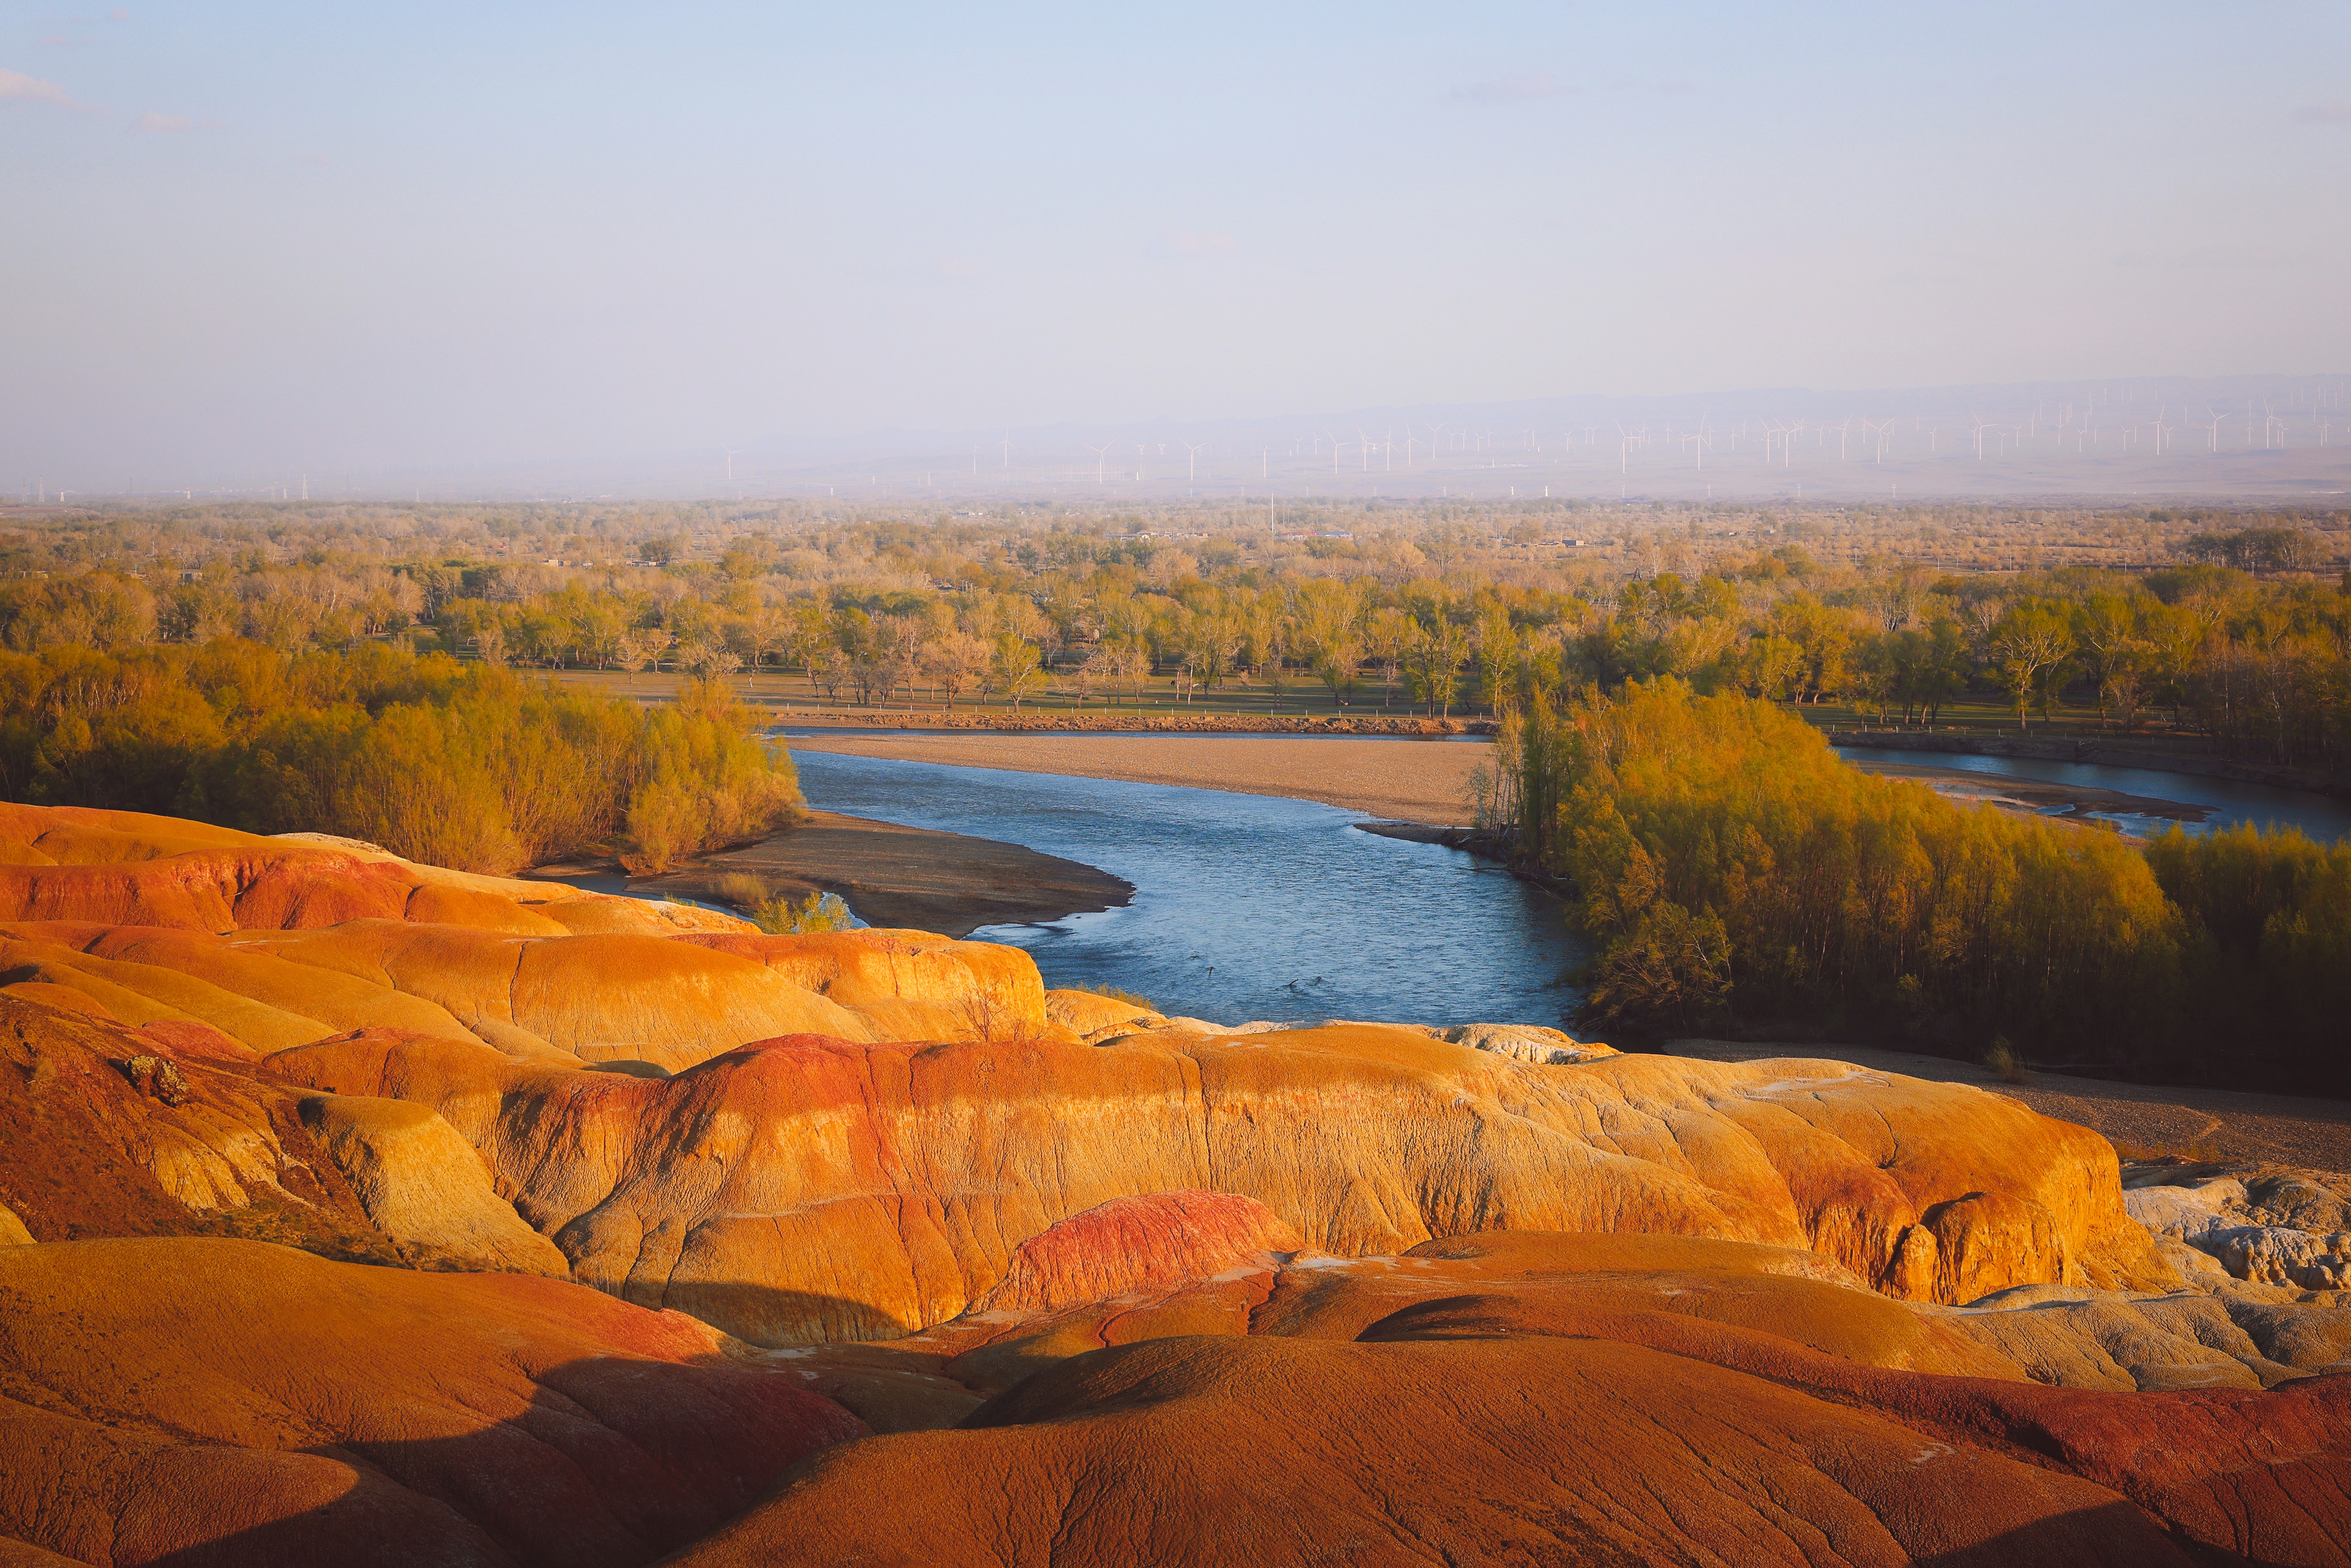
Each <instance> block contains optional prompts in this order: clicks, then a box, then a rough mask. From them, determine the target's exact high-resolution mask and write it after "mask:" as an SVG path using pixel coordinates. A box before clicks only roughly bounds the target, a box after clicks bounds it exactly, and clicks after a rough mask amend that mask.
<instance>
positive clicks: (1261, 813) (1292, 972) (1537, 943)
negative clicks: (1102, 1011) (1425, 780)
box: [794, 752, 1580, 1027]
mask: <svg viewBox="0 0 2351 1568" xmlns="http://www.w3.org/2000/svg"><path fill="white" fill-rule="evenodd" d="M794 760H795V761H796V762H797V764H798V765H799V776H800V788H801V789H802V791H803V792H804V793H805V794H806V795H807V796H808V800H809V803H810V805H812V806H815V807H818V808H820V809H821V810H829V811H842V812H847V813H850V814H852V815H855V816H862V817H877V818H880V819H882V820H883V821H892V822H904V823H906V824H908V825H909V826H913V827H918V828H937V829H942V830H945V831H949V832H957V833H969V834H974V835H976V836H977V837H980V838H988V839H1001V840H1008V841H1011V842H1014V843H1019V844H1026V845H1027V846H1029V848H1030V849H1033V850H1040V851H1042V852H1045V853H1047V854H1054V855H1061V856H1064V857H1066V858H1068V859H1070V860H1074V861H1082V862H1085V863H1086V864H1088V865H1094V866H1100V867H1101V868H1102V870H1104V871H1107V872H1109V873H1112V874H1113V875H1115V876H1121V877H1123V878H1125V879H1126V880H1127V881H1128V882H1130V883H1134V888H1135V894H1134V903H1132V904H1129V905H1127V906H1126V907H1125V908H1123V909H1113V910H1107V911H1105V912H1103V913H1102V914H1099V915H1071V916H1070V917H1069V918H1067V919H1064V920H1059V921H1054V922H1052V923H1050V924H1048V925H998V926H990V927H987V928H985V929H983V930H980V931H977V932H975V933H974V934H973V935H974V936H975V938H976V939H977V940H980V941H988V942H1005V943H1009V944H1011V945H1012V946H1017V947H1021V948H1025V949H1026V950H1028V952H1029V953H1030V954H1031V955H1032V956H1034V957H1035V958H1036V960H1037V967H1039V969H1040V970H1041V971H1043V973H1044V976H1045V983H1046V984H1047V985H1049V986H1055V987H1079V986H1099V985H1111V986H1116V987H1118V988H1120V989H1122V990H1127V991H1133V992H1135V993H1137V994H1139V995H1142V996H1144V997H1147V998H1150V999H1151V1001H1152V1002H1153V1003H1154V1004H1155V1005H1156V1006H1157V1007H1159V1008H1160V1009H1163V1010H1164V1011H1166V1012H1169V1013H1178V1014H1187V1015H1189V1016H1192V1017H1195V1018H1204V1019H1211V1020H1213V1021H1216V1022H1218V1023H1241V1022H1245V1021H1248V1020H1249V1019H1280V1020H1285V1021H1288V1020H1299V1019H1326V1018H1343V1019H1374V1020H1381V1021H1387V1022H1398V1023H1426V1024H1457V1023H1537V1024H1549V1025H1552V1026H1554V1027H1556V1026H1557V1025H1558V1024H1559V1023H1560V1021H1561V1018H1562V1013H1563V1012H1564V1011H1565V1010H1566V1009H1568V1008H1570V1007H1572V1006H1573V1003H1574V1001H1575V999H1576V998H1575V994H1574V993H1573V991H1572V990H1570V989H1568V988H1566V987H1565V986H1564V985H1563V984H1562V978H1563V977H1564V975H1565V973H1566V971H1567V970H1568V968H1569V967H1570V966H1571V964H1572V963H1573V961H1574V960H1575V959H1576V958H1577V957H1578V956H1579V952H1580V949H1579V948H1578V946H1576V944H1575V941H1574V939H1573V937H1571V936H1570V935H1569V933H1568V931H1567V928H1566V925H1565V923H1564V921H1563V920H1562V915H1561V909H1560V904H1559V903H1558V901H1557V900H1556V899H1554V898H1552V896H1551V895H1549V894H1545V893H1542V892H1540V891H1539V890H1537V889H1535V888H1532V887H1530V886H1528V885H1527V884H1526V883H1521V882H1520V881H1518V880H1517V879H1516V878H1514V877H1512V876H1510V875H1509V874H1508V873H1504V872H1503V871H1501V870H1500V869H1499V867H1495V866H1491V865H1489V864H1487V863H1485V862H1480V861H1479V860H1477V859H1476V858H1474V857H1472V856H1470V855H1467V854H1464V853H1462V852H1459V851H1458V850H1448V849H1444V848H1441V847H1439V846H1437V845H1435V844H1417V843H1411V842H1408V841H1403V840H1398V839H1388V838H1382V837H1379V836H1378V835H1376V834H1372V833H1365V832H1360V831H1357V830H1356V829H1355V828H1353V826H1352V825H1351V824H1353V822H1356V821H1361V820H1362V817H1361V813H1358V812H1353V811H1344V810H1340V809H1338V808H1337V807H1334V806H1324V805H1320V804H1317V803H1316V802H1313V801H1311V800H1280V799H1276V798H1272V797H1269V796H1262V795H1238V794H1229V793H1227V792H1225V791H1223V790H1217V789H1181V788H1177V787H1175V786H1171V785H1163V784H1128V783H1121V782H1116V781H1113V780H1108V779H1076V778H1066V777H1062V776H1060V775H1056V774H1044V773H1013V772H1007V771H1003V770H1000V769H997V768H949V767H943V766H939V765H936V764H933V763H924V762H900V761H891V760H883V759H880V758H863V757H846V756H836V755H832V754H830V753H824V752H803V753H800V754H799V755H798V756H797V757H796V758H795V759H794Z"/></svg>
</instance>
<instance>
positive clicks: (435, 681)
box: [0, 639, 800, 873]
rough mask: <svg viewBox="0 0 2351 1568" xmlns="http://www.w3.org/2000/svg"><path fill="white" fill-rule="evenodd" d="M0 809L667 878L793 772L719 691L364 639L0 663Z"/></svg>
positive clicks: (751, 815)
mask: <svg viewBox="0 0 2351 1568" xmlns="http://www.w3.org/2000/svg"><path fill="white" fill-rule="evenodd" d="M0 796H5V798H6V799H8V800H22V801H30V802H34V803H39V804H51V805H73V806H95V807H105V808H112V809H118V810H138V811H154V812H162V813H167V814H171V815H176V816H186V817H193V818H195V819H198V820H200V821H210V822H218V823H221V824H223V825H225V826H228V827H234V828H241V829H244V830H246V831H251V832H259V833H279V832H291V831H318V832H328V833H334V834H339V835H341V836H344V837H348V838H355V839H362V840H365V841H369V842H371V843H377V844H381V845H382V846H383V847H384V848H386V849H389V850H392V852H395V853H398V854H402V855H405V856H407V857H409V858H410V859H412V860H418V861H424V862H431V863H433V864H436V865H446V866H454V867H456V868H458V869H460V870H465V871H481V872H498V873H503V872H510V871H514V870H517V869H519V868H522V867H525V866H529V865H534V864H542V863H546V862H551V861H558V860H563V859H567V858H572V857H578V856H586V855H601V854H614V855H618V856H620V857H621V858H622V860H623V861H624V862H627V863H628V864H630V865H631V866H632V869H638V870H661V869H664V868H666V867H667V866H668V865H670V864H672V863H674V862H676V861H678V860H681V859H684V858H686V857H688V856H691V855H694V854H695V853H698V852H702V851H704V850H706V849H710V848H715V847H716V846H718V845H721V844H726V843H735V842H740V841H745V840H747V839H751V838H756V837H758V836H759V835H761V834H763V833H765V832H768V831H771V830H772V829H773V828H775V827H776V826H778V825H779V824H781V823H782V822H785V821H789V820H790V819H791V818H792V816H793V815H794V814H795V813H796V812H797V810H798V809H799V804H800V801H799V789H798V787H797V785H796V782H795V780H794V776H793V771H792V766H791V760H790V758H789V756H787V755H785V754H784V753H782V752H781V751H772V752H771V751H770V750H769V749H768V747H766V746H764V745H762V744H761V743H760V741H759V740H758V739H757V738H756V737H754V735H753V733H752V719H751V717H750V716H749V715H748V714H747V713H746V712H745V711H744V710H742V709H741V708H740V707H738V706H737V704H736V703H735V702H734V701H733V699H732V698H731V696H730V695H729V694H728V693H727V692H726V690H725V689H724V688H723V687H720V686H716V685H688V686H687V687H686V688H685V689H684V692H683V693H682V694H681V699H680V701H679V702H678V703H677V704H676V705H675V706H670V707H662V708H652V709H647V708H643V707H640V706H637V705H635V704H632V703H628V702H624V701H621V700H618V699H615V698H611V697H604V696H600V695H590V694H582V693H579V692H574V691H563V690H559V689H556V688H554V687H552V686H550V685H548V684H547V683H545V682H541V681H533V680H529V679H527V678H524V677H522V676H519V675H517V674H514V673H513V672H511V671H507V670H502V669H498V668H496V667H494V666H489V665H485V664H460V663H459V662H458V661H456V660H455V659H452V658H449V657H447V656H445V655H442V654H426V655H423V656H418V655H415V654H413V653H410V652H408V651H407V650H406V649H405V648H401V647H393V646H389V645H386V644H383V643H367V644H363V645H360V646H358V647H355V648H353V649H351V650H350V651H348V652H327V651H314V652H310V653H302V654H288V653H283V652H280V651H278V650H276V649H272V648H268V647H265V646H263V645H261V644H258V643H251V642H246V641H242V640H237V639H216V640H214V641H212V642H208V643H202V644H200V645H197V646H193V647H183V646H163V647H148V648H133V649H127V650H119V651H111V652H109V651H101V650H99V649H96V648H90V647H83V646H73V645H51V646H48V647H45V648H41V649H39V650H37V651H35V652H31V653H0Z"/></svg>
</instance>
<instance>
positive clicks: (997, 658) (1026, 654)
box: [987, 632, 1045, 713]
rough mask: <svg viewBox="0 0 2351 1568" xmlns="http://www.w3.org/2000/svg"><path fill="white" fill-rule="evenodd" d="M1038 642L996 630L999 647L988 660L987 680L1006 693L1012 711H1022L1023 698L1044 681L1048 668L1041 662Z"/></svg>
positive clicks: (997, 645) (997, 646) (996, 688)
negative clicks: (1038, 653) (1041, 666)
mask: <svg viewBox="0 0 2351 1568" xmlns="http://www.w3.org/2000/svg"><path fill="white" fill-rule="evenodd" d="M1037 661H1038V655H1037V644H1035V643H1031V642H1029V641H1028V640H1027V639H1026V638H1024V637H1020V636H1017V635H1015V634H1014V633H1012V632H998V634H997V638H996V651H995V654H994V656H993V657H992V658H991V659H990V660H989V661H988V665H987V679H988V684H989V685H990V686H992V687H993V688H994V689H995V690H997V691H999V692H1001V693H1003V694H1004V695H1005V698H1006V700H1007V701H1008V702H1010V703H1011V704H1012V711H1013V712H1015V713H1018V712H1019V711H1020V703H1021V700H1022V699H1023V698H1025V697H1027V696H1028V695H1030V694H1031V693H1033V692H1035V691H1036V690H1037V688H1038V687H1040V686H1041V685H1044V684H1045V672H1044V670H1043V669H1042V668H1040V666H1039V664H1038V662H1037Z"/></svg>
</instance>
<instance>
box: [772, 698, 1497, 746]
mask: <svg viewBox="0 0 2351 1568" xmlns="http://www.w3.org/2000/svg"><path fill="white" fill-rule="evenodd" d="M785 720H786V722H787V723H789V724H790V725H792V726H793V727H799V726H803V725H805V726H807V727H810V728H812V729H833V728H840V729H904V730H943V731H947V732H950V733H953V732H959V731H965V730H989V731H994V732H996V733H998V734H1004V735H1057V734H1068V735H1100V734H1105V733H1108V734H1124V735H1132V734H1134V733H1135V732H1136V731H1138V730H1141V731H1146V732H1148V733H1150V734H1153V735H1374V736H1401V737H1433V738H1440V739H1441V738H1443V737H1447V736H1454V735H1491V734H1493V733H1494V731H1495V729H1496V728H1497V726H1496V724H1495V721H1494V720H1492V719H1490V718H1416V717H1414V716H1410V715H1405V714H1393V715H1381V714H1364V715H1363V716H1347V717H1339V718H1333V717H1328V716H1322V715H1316V714H1247V713H1242V714H1234V713H1197V714H1192V713H1184V714H1168V713H1137V712H1134V711H1132V710H1129V711H1125V712H1121V711H1119V710H1118V709H1116V708H1112V707H1107V706H1106V707H1104V708H1103V709H1102V710H1101V711H1099V712H1095V713H944V712H938V711H935V710H930V709H921V708H909V709H901V710H897V711H893V710H891V709H888V708H851V709H846V710H842V709H830V710H820V711H816V712H808V713H802V712H797V711H796V712H793V713H790V714H789V715H787V716H785Z"/></svg>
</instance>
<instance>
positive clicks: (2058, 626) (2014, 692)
mask: <svg viewBox="0 0 2351 1568" xmlns="http://www.w3.org/2000/svg"><path fill="white" fill-rule="evenodd" d="M1987 641H1988V643H1989V644H1990V646H1991V652H1992V656H1993V658H1994V659H1995V660H1996V661H1997V662H1998V664H1999V667H2000V672H2001V679H2002V680H2003V681H2004V682H2005V683H2006V685H2007V686H2008V690H2009V695H2011V696H2013V697H2014V698H2015V699H2016V725H2017V727H2018V728H2019V729H2022V728H2024V727H2025V719H2024V712H2025V708H2026V706H2027V705H2028V704H2030V703H2031V702H2032V698H2033V696H2034V695H2035V694H2036V693H2037V694H2038V695H2040V697H2041V716H2042V717H2043V718H2044V719H2045V718H2047V717H2048V716H2049V706H2050V690H2049V687H2050V685H2051V677H2053V675H2054V674H2055V673H2056V671H2057V668H2058V666H2059V665H2061V664H2064V661H2065V660H2066V659H2067V658H2069V657H2071V656H2072V654H2073V652H2074V627H2073V618H2072V617H2071V616H2069V615H2068V614H2066V612H2065V611H2064V608H2063V607H2061V606H2059V605H2056V604H2053V603H2051V602H2050V601H2047V600H2045V599H2020V600H2018V601H2016V602H2015V603H2013V604H2011V605H2010V606H2009V607H2008V608H2007V610H2005V611H2004V612H2001V617H2000V619H1999V620H1998V621H1996V622H1993V623H1992V626H1991V631H1990V632H1989V633H1988V634H1987Z"/></svg>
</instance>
